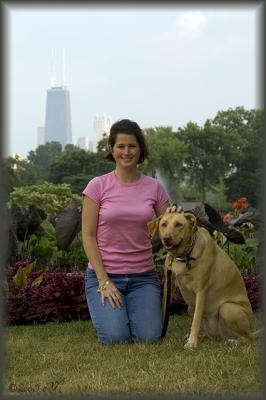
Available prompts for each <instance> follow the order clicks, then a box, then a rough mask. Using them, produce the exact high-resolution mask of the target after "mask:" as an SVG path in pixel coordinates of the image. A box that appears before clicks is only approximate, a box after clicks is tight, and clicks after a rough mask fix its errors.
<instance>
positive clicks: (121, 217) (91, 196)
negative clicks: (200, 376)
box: [82, 119, 174, 344]
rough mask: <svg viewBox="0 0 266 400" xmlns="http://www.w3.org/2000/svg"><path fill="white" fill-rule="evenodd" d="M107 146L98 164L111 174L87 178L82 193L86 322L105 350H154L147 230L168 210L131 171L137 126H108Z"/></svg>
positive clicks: (153, 188)
mask: <svg viewBox="0 0 266 400" xmlns="http://www.w3.org/2000/svg"><path fill="white" fill-rule="evenodd" d="M108 144H109V153H108V154H107V155H106V156H105V158H107V159H109V160H112V161H114V162H115V169H114V170H113V171H112V172H110V173H107V174H104V175H102V176H98V177H95V178H93V179H92V180H91V181H90V182H89V183H88V185H87V186H86V188H85V190H84V191H83V192H82V193H83V195H84V202H83V210H82V239H83V246H84V250H85V253H86V255H87V257H88V259H89V265H88V268H87V271H86V274H85V290H86V298H87V303H88V308H89V312H90V317H91V320H92V323H93V325H94V327H95V329H96V331H97V335H98V338H99V340H100V341H101V342H102V343H104V344H114V343H122V342H156V341H158V340H159V339H160V337H161V331H162V314H161V298H160V283H159V278H158V276H157V273H156V271H155V270H154V266H153V259H152V247H151V240H150V237H149V234H148V229H147V222H148V221H150V220H151V219H152V217H153V216H154V214H155V215H156V216H159V215H161V214H164V213H165V212H166V211H168V212H169V211H170V212H171V211H174V209H171V208H169V198H168V195H167V193H166V191H165V189H164V188H163V186H162V185H161V184H160V182H159V181H157V180H156V179H154V178H152V177H149V176H145V175H144V174H142V173H141V172H140V171H139V170H138V164H140V163H142V162H143V161H144V160H145V158H146V156H147V147H146V143H145V138H144V135H143V132H142V130H141V129H140V127H139V126H138V124H137V123H136V122H132V121H130V120H128V119H124V120H120V121H118V122H116V123H114V124H113V125H112V127H111V130H110V135H109V139H108Z"/></svg>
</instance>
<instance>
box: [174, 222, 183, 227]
mask: <svg viewBox="0 0 266 400" xmlns="http://www.w3.org/2000/svg"><path fill="white" fill-rule="evenodd" d="M181 226H183V225H182V224H181V223H180V222H176V223H175V227H176V228H180V227H181Z"/></svg>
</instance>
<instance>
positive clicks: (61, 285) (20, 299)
mask: <svg viewBox="0 0 266 400" xmlns="http://www.w3.org/2000/svg"><path fill="white" fill-rule="evenodd" d="M27 265H28V263H27V262H25V263H24V265H23V264H21V263H20V264H18V265H15V266H14V267H13V268H9V269H8V273H7V283H8V291H7V296H6V297H7V298H6V301H7V323H8V324H10V325H21V324H23V325H26V324H34V323H36V324H37V323H38V324H39V323H46V322H66V321H71V320H88V319H89V318H90V316H89V311H88V308H87V302H86V297H85V291H84V273H83V272H70V273H67V272H58V271H55V272H43V271H40V270H38V271H33V272H31V273H30V274H29V276H28V277H27V281H26V284H25V286H24V287H23V288H21V289H19V290H18V289H16V288H15V287H14V284H13V276H14V274H15V273H16V272H17V270H18V268H19V267H22V268H23V267H26V266H27ZM260 278H261V277H260V275H259V274H256V275H243V279H244V282H245V285H246V289H247V293H248V297H249V300H250V302H251V306H252V309H253V310H254V311H255V310H257V309H259V308H260V295H259V293H260V281H261V279H260ZM161 293H162V294H163V278H162V279H161ZM186 312H187V305H186V303H185V302H184V300H183V297H182V295H181V294H180V291H179V289H177V290H176V292H175V296H174V301H173V304H172V305H171V309H170V313H171V314H180V315H181V314H185V313H186Z"/></svg>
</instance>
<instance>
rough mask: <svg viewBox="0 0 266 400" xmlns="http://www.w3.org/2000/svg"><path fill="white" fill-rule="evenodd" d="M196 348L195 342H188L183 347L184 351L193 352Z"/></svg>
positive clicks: (196, 343)
mask: <svg viewBox="0 0 266 400" xmlns="http://www.w3.org/2000/svg"><path fill="white" fill-rule="evenodd" d="M197 346H198V342H197V340H188V341H187V342H186V343H185V345H184V349H187V350H193V349H195V348H196V347H197Z"/></svg>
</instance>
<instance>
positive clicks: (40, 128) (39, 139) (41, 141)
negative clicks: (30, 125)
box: [37, 126, 45, 147]
mask: <svg viewBox="0 0 266 400" xmlns="http://www.w3.org/2000/svg"><path fill="white" fill-rule="evenodd" d="M41 144H45V141H44V126H38V127H37V147H38V146H40V145H41Z"/></svg>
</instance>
